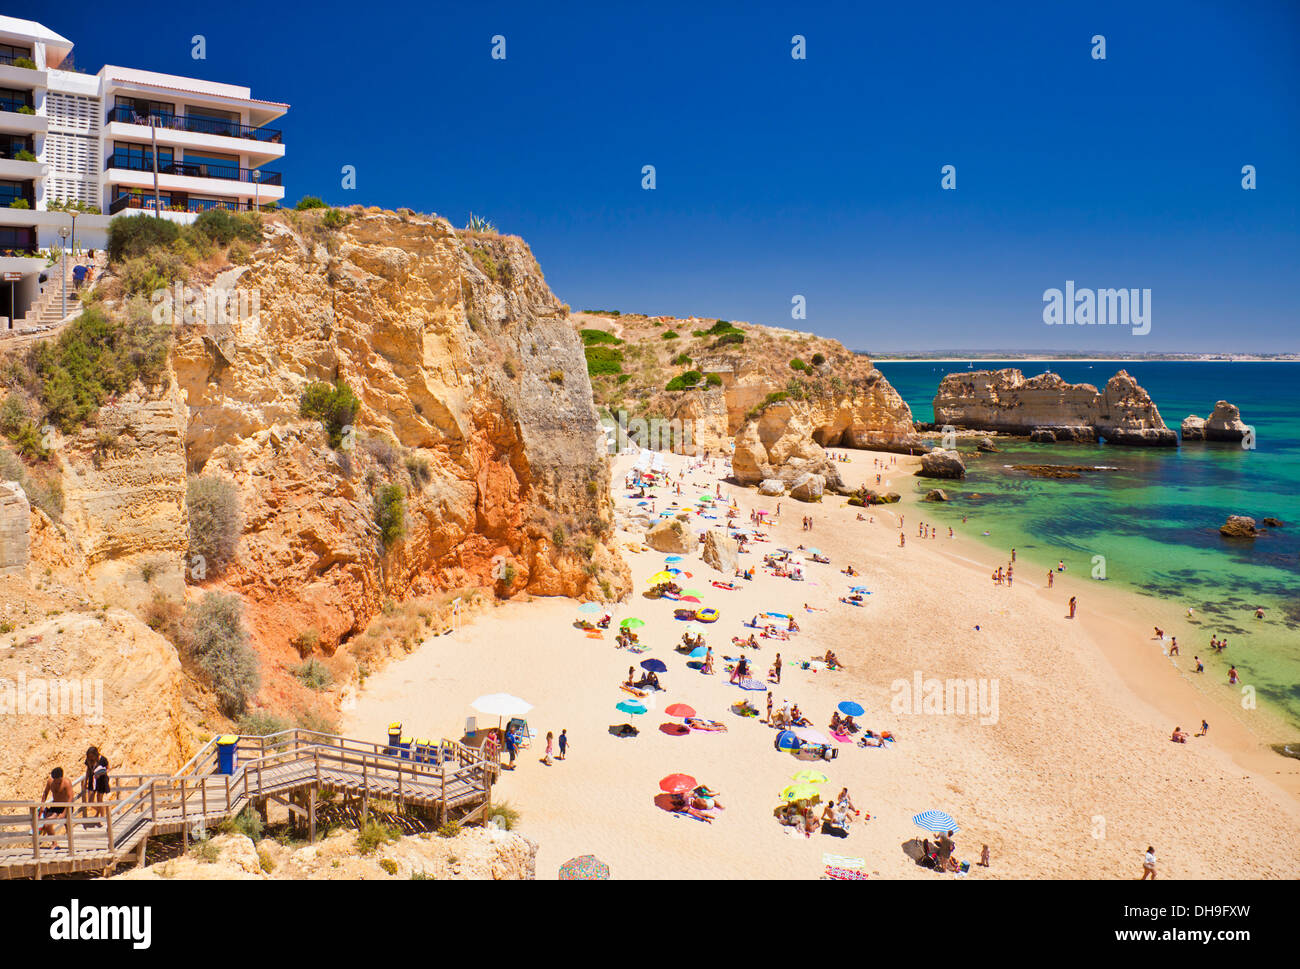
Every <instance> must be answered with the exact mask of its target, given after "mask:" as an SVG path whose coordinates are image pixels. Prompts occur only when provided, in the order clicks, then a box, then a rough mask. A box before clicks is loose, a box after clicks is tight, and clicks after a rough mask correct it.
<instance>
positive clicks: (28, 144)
mask: <svg viewBox="0 0 1300 969" xmlns="http://www.w3.org/2000/svg"><path fill="white" fill-rule="evenodd" d="M31 150H32V139H30V138H28V137H26V136H24V135H13V134H4V133H0V158H13V157H14V156H15V155H17V154H18V153H19V152H20V151H27V152H30V151H31Z"/></svg>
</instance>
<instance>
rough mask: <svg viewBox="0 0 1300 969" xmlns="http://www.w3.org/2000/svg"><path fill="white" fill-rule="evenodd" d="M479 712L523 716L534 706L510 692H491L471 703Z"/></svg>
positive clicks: (492, 714) (500, 715) (501, 715)
mask: <svg viewBox="0 0 1300 969" xmlns="http://www.w3.org/2000/svg"><path fill="white" fill-rule="evenodd" d="M470 706H472V707H473V708H474V709H475V710H477V711H478V712H479V713H486V714H488V715H490V716H497V717H522V716H523V715H524V714H525V713H527V712H528V711H529V710H531V709H532V708H533V705H532V704H531V703H529V702H528V701H527V700H521V699H519V697H517V696H511V695H510V694H509V693H489V694H487V695H486V696H481V697H479V698H478V699H477V700H475V701H474V702H473V703H471V704H470Z"/></svg>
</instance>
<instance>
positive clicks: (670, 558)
mask: <svg viewBox="0 0 1300 969" xmlns="http://www.w3.org/2000/svg"><path fill="white" fill-rule="evenodd" d="M681 560H682V557H681V556H680V555H669V556H668V557H667V558H666V559H664V561H665V562H667V563H668V564H669V565H672V564H674V563H676V562H680V561H681Z"/></svg>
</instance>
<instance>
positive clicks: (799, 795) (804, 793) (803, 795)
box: [781, 784, 821, 801]
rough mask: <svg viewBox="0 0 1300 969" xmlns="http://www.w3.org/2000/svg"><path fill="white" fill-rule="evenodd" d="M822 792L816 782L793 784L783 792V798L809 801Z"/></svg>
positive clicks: (784, 799)
mask: <svg viewBox="0 0 1300 969" xmlns="http://www.w3.org/2000/svg"><path fill="white" fill-rule="evenodd" d="M820 794H821V791H819V790H817V785H815V784H791V785H790V786H789V787H787V788H786V789H785V790H784V791H782V792H781V800H783V801H807V800H809V799H811V798H814V797H817V796H818V795H820Z"/></svg>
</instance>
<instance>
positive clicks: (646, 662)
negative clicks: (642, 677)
mask: <svg viewBox="0 0 1300 969" xmlns="http://www.w3.org/2000/svg"><path fill="white" fill-rule="evenodd" d="M641 669H643V670H649V671H650V672H651V673H667V672H668V667H667V666H665V665H664V661H663V660H661V659H643V660H642V661H641Z"/></svg>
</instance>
